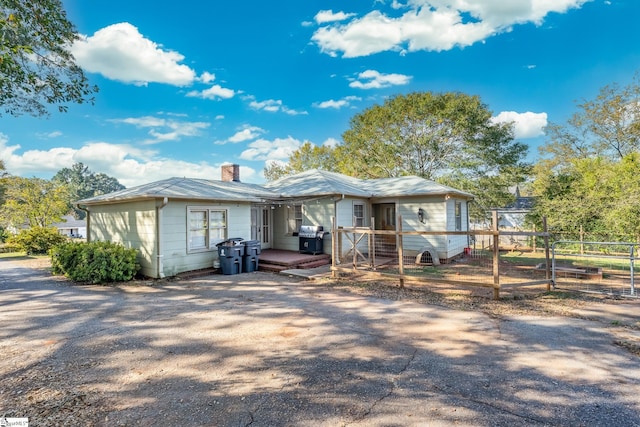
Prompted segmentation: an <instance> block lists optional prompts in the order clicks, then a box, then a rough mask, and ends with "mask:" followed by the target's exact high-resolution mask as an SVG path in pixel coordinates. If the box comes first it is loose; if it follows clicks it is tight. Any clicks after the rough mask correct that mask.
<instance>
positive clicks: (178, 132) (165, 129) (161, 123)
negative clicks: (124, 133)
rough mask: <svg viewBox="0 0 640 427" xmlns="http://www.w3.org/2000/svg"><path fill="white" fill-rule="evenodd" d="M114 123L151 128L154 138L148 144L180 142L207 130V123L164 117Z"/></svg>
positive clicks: (208, 124) (128, 119)
mask: <svg viewBox="0 0 640 427" xmlns="http://www.w3.org/2000/svg"><path fill="white" fill-rule="evenodd" d="M111 121H112V122H114V123H125V124H129V125H133V126H135V127H137V128H143V129H146V128H149V131H148V135H151V136H152V137H153V138H152V139H148V140H145V141H144V142H145V143H147V144H155V143H158V142H166V141H179V140H180V139H181V138H182V137H185V136H186V137H190V136H198V135H200V134H201V131H202V130H203V129H207V128H208V127H209V126H210V123H207V122H186V121H178V120H171V119H165V118H162V117H153V116H144V117H129V118H126V119H113V120H111Z"/></svg>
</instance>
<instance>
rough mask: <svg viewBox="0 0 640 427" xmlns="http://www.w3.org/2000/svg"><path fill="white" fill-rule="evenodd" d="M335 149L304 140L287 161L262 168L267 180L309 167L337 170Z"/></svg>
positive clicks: (269, 164) (273, 179) (272, 163)
mask: <svg viewBox="0 0 640 427" xmlns="http://www.w3.org/2000/svg"><path fill="white" fill-rule="evenodd" d="M337 166H338V165H337V162H336V158H335V150H334V149H333V148H332V147H330V146H326V145H323V146H320V147H318V146H317V145H314V144H312V143H311V142H309V141H306V142H305V143H304V144H302V146H301V147H300V148H299V149H297V150H296V151H294V152H293V153H292V154H291V155H290V156H289V161H288V162H287V163H280V162H271V163H268V164H267V166H266V167H265V169H264V177H265V178H266V179H267V181H275V180H276V179H278V178H281V177H283V176H286V175H293V174H296V173H299V172H303V171H305V170H309V169H322V170H326V171H331V172H337V171H338V169H337Z"/></svg>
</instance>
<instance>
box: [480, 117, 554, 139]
mask: <svg viewBox="0 0 640 427" xmlns="http://www.w3.org/2000/svg"><path fill="white" fill-rule="evenodd" d="M491 120H492V121H493V122H494V123H510V122H512V123H513V126H514V134H515V135H514V136H515V137H516V138H519V139H525V138H536V137H538V136H542V135H544V128H545V126H547V113H532V112H530V111H527V112H526V113H517V112H515V111H503V112H501V113H500V114H498V115H497V116H495V117H493V118H492V119H491Z"/></svg>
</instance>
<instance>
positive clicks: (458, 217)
mask: <svg viewBox="0 0 640 427" xmlns="http://www.w3.org/2000/svg"><path fill="white" fill-rule="evenodd" d="M455 215H456V231H462V202H456V204H455Z"/></svg>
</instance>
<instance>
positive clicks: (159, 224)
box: [156, 197, 169, 279]
mask: <svg viewBox="0 0 640 427" xmlns="http://www.w3.org/2000/svg"><path fill="white" fill-rule="evenodd" d="M168 203H169V198H168V197H165V198H164V199H162V202H161V204H160V205H158V202H157V201H156V251H157V252H156V269H157V272H158V273H157V276H158V279H163V278H164V277H165V276H164V265H163V264H162V257H163V256H164V255H162V209H164V207H165V206H167V204H168Z"/></svg>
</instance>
